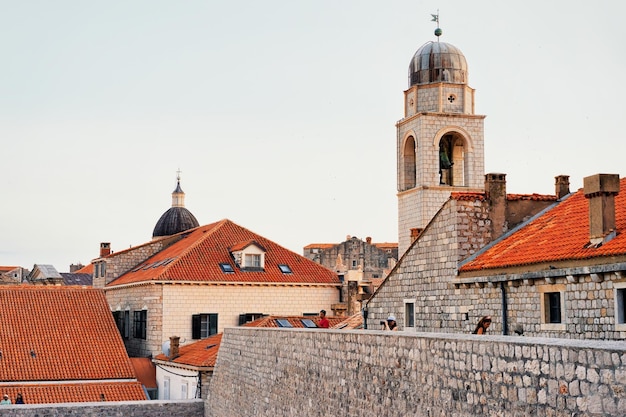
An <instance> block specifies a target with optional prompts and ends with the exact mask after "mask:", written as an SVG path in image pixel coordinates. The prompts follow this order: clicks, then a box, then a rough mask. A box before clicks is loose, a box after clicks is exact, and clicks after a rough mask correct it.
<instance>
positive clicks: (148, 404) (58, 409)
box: [0, 400, 204, 417]
mask: <svg viewBox="0 0 626 417" xmlns="http://www.w3.org/2000/svg"><path fill="white" fill-rule="evenodd" d="M0 415H1V416H2V417H66V416H80V417H119V416H132V417H202V416H203V415H204V402H203V401H202V400H185V401H126V402H101V403H67V404H32V405H30V404H26V405H0Z"/></svg>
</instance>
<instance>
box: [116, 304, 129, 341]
mask: <svg viewBox="0 0 626 417" xmlns="http://www.w3.org/2000/svg"><path fill="white" fill-rule="evenodd" d="M113 319H115V324H116V325H117V330H119V331H120V335H121V336H122V338H124V339H128V338H129V337H130V311H128V310H126V311H114V312H113Z"/></svg>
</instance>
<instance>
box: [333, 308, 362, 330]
mask: <svg viewBox="0 0 626 417" xmlns="http://www.w3.org/2000/svg"><path fill="white" fill-rule="evenodd" d="M330 328H331V329H343V330H348V329H362V328H363V314H361V312H360V311H359V312H358V313H355V314H353V315H351V316H350V317H343V320H342V321H341V322H339V323H337V324H335V325H334V326H330Z"/></svg>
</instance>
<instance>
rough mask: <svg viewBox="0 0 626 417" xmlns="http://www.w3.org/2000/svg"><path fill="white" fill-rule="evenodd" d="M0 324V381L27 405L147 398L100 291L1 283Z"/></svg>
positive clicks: (70, 287)
mask: <svg viewBox="0 0 626 417" xmlns="http://www.w3.org/2000/svg"><path fill="white" fill-rule="evenodd" d="M0 323H2V331H1V332H0V351H1V352H2V355H1V358H0V365H1V366H0V381H6V382H8V383H14V384H13V385H11V384H9V385H10V386H14V387H16V389H18V388H19V389H22V388H21V387H24V388H23V389H22V393H25V392H26V387H28V386H31V385H32V386H33V387H32V389H31V391H29V392H31V394H29V396H30V397H31V400H30V402H31V403H42V402H43V403H45V402H76V401H100V399H99V394H100V392H104V393H105V395H106V396H107V399H115V401H119V400H134V399H145V395H144V393H143V390H141V386H140V384H138V383H137V382H136V376H135V372H134V371H133V368H132V366H131V364H130V361H129V359H128V355H127V354H126V350H125V349H124V344H123V343H122V339H121V337H120V334H119V331H118V330H117V327H116V326H115V323H114V321H113V316H112V315H111V311H110V310H109V306H108V304H107V302H106V298H105V295H104V292H103V291H102V290H97V289H93V288H84V287H74V286H33V285H10V286H2V287H0ZM108 379H111V380H115V382H110V383H106V382H105V380H108ZM85 380H90V381H94V380H99V381H102V382H101V383H94V384H84V383H81V382H80V381H85ZM124 380H126V381H124ZM50 381H54V382H53V383H52V384H49V383H48V382H50ZM90 387H92V388H90ZM3 389H4V387H3ZM105 391H106V392H105ZM92 394H93V397H89V399H87V397H88V396H89V395H92ZM96 394H97V395H96ZM53 399H54V401H53Z"/></svg>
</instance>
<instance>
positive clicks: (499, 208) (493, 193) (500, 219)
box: [485, 173, 507, 240]
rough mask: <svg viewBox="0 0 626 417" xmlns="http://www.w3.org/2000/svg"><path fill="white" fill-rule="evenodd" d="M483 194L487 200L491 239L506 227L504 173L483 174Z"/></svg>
mask: <svg viewBox="0 0 626 417" xmlns="http://www.w3.org/2000/svg"><path fill="white" fill-rule="evenodd" d="M485 194H486V195H487V199H488V201H489V220H490V221H491V239H492V240H493V239H497V238H499V237H500V236H502V234H504V232H506V229H507V222H506V174H498V173H491V174H486V175H485Z"/></svg>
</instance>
